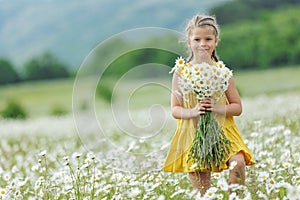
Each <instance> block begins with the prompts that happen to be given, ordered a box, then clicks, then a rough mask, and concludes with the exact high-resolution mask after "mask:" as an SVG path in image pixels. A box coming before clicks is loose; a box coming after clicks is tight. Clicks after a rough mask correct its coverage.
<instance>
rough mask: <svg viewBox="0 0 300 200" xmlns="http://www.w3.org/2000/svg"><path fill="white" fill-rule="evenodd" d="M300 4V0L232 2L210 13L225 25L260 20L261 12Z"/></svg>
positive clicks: (213, 9) (240, 0)
mask: <svg viewBox="0 0 300 200" xmlns="http://www.w3.org/2000/svg"><path fill="white" fill-rule="evenodd" d="M299 4H300V0H263V1H262V0H232V1H227V2H224V3H221V4H219V5H217V6H215V7H213V8H212V9H210V11H209V13H210V14H213V15H216V16H217V20H218V23H219V24H221V25H223V24H232V23H236V22H240V21H242V20H255V19H259V18H260V12H261V11H266V10H269V11H271V10H276V9H278V8H282V7H284V6H291V5H292V6H293V5H299Z"/></svg>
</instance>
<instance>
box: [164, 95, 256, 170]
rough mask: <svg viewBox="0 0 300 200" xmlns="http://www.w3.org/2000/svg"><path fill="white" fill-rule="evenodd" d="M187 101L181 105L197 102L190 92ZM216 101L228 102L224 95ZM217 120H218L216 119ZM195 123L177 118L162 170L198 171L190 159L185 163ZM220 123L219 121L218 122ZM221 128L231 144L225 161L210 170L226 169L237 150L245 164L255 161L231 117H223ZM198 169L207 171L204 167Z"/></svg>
mask: <svg viewBox="0 0 300 200" xmlns="http://www.w3.org/2000/svg"><path fill="white" fill-rule="evenodd" d="M188 98H189V101H188V102H187V101H183V106H184V107H185V108H194V107H195V105H196V104H197V100H196V98H195V97H194V95H193V94H192V93H190V94H188ZM218 103H220V104H228V101H227V99H226V96H224V97H223V98H222V99H221V100H220V101H219V102H218ZM217 120H218V119H217ZM218 122H219V121H218ZM196 123H197V122H195V121H194V120H193V119H178V120H177V129H176V132H175V134H174V136H173V138H172V141H171V144H170V147H169V151H168V154H167V158H166V160H165V164H164V167H163V170H164V171H166V172H195V171H199V169H198V170H195V169H192V165H193V164H194V163H192V161H191V160H189V162H188V163H187V158H188V154H189V150H190V148H191V146H192V141H193V138H194V133H195V128H196ZM219 124H220V123H219ZM221 124H222V129H223V131H224V134H225V135H226V137H227V139H228V140H230V142H231V145H230V147H229V155H228V157H227V158H226V161H225V162H224V163H223V164H222V165H221V166H220V167H219V168H213V169H212V170H211V171H213V172H219V171H222V170H224V169H228V167H229V166H228V162H227V161H228V160H229V159H230V157H231V156H233V155H235V154H237V153H238V152H243V153H244V156H245V162H246V165H253V164H254V163H255V161H254V158H253V155H252V153H251V151H250V149H249V148H248V147H247V146H246V144H245V143H244V141H243V139H242V137H241V135H240V132H239V130H238V129H237V126H236V124H235V122H234V119H233V117H226V118H225V119H224V118H223V122H222V123H221ZM200 171H207V170H205V169H204V168H203V169H200Z"/></svg>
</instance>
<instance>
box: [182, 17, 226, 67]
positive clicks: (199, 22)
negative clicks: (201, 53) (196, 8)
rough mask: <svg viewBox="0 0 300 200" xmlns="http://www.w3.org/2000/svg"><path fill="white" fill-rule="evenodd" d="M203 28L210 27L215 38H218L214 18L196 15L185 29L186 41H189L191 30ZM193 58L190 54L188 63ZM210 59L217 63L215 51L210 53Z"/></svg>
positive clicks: (217, 29) (218, 31)
mask: <svg viewBox="0 0 300 200" xmlns="http://www.w3.org/2000/svg"><path fill="white" fill-rule="evenodd" d="M204 26H210V27H212V28H213V30H214V34H215V36H216V38H219V34H220V29H219V26H218V24H217V20H216V18H215V17H213V16H205V15H196V16H194V17H193V18H192V19H191V20H190V21H189V22H188V24H187V27H186V29H185V32H186V34H187V35H186V38H187V40H188V39H189V37H190V35H191V33H192V30H194V29H195V28H197V27H204ZM193 56H194V55H193V52H191V55H190V58H189V59H188V61H191V60H192V58H193ZM211 58H212V59H213V60H214V61H216V62H218V61H219V58H218V56H217V52H216V50H214V51H213V52H212V55H211Z"/></svg>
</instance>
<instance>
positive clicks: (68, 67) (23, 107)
mask: <svg viewBox="0 0 300 200" xmlns="http://www.w3.org/2000/svg"><path fill="white" fill-rule="evenodd" d="M299 12H300V0H265V1H260V0H214V1H211V0H203V1H194V0H187V1H185V2H184V3H183V2H182V1H177V0H176V1H173V0H166V1H158V0H151V1H137V0H131V1H129V0H115V1H104V0H87V1H79V0H74V1H63V2H62V1H58V0H40V1H33V0H19V1H8V0H1V1H0V113H1V116H2V117H3V118H28V117H39V116H44V115H55V116H56V115H64V114H68V113H70V112H72V89H73V88H72V87H73V83H74V78H75V77H76V74H77V71H78V70H79V68H80V66H81V65H82V63H84V59H85V58H86V56H87V55H88V54H89V53H90V52H91V50H92V49H94V48H95V47H96V46H97V45H98V44H99V43H101V42H103V41H104V40H106V39H107V38H110V37H111V36H113V35H114V34H118V33H120V32H122V31H127V30H129V29H134V28H142V27H162V28H167V29H173V30H176V31H179V32H182V33H184V29H185V25H186V22H187V21H188V20H189V19H190V18H191V17H192V16H194V15H195V14H198V13H200V14H202V13H203V14H212V15H215V16H216V17H217V20H218V22H219V24H220V26H221V42H220V43H219V46H218V49H217V52H218V55H219V57H220V58H221V59H222V60H223V61H224V62H225V63H226V64H227V66H228V67H229V68H231V69H233V70H234V73H235V76H236V81H237V82H238V83H237V85H238V89H239V91H240V93H241V95H242V97H252V96H256V95H260V94H274V93H282V92H289V91H297V92H299V91H300V83H299V78H298V77H299V75H300V69H299V66H300V39H299V35H300V20H299ZM172 37H173V36H172V35H165V36H163V37H151V36H150V35H149V36H147V37H146V39H143V40H139V42H141V43H160V44H163V45H165V46H172V45H173V46H174V45H178V44H177V43H176V42H174V41H175V40H174V38H172ZM175 39H177V38H175ZM174 43H175V44H174ZM130 45H131V41H128V40H126V39H122V38H119V39H118V40H115V43H114V42H113V43H110V44H109V45H108V46H107V47H106V48H105V51H101V52H98V53H97V52H96V55H97V56H96V58H97V59H96V60H95V61H94V63H97V66H96V68H101V67H103V68H104V67H105V66H101V64H99V63H101V59H102V58H103V56H107V55H109V54H110V53H111V52H114V51H115V50H116V49H120V48H124V47H128V46H130ZM184 53H185V51H183V55H184ZM177 56H178V55H176V54H174V53H170V52H165V51H158V50H153V49H142V50H136V51H132V52H128V53H127V54H125V55H122V56H120V57H119V58H118V59H116V60H115V61H114V62H113V63H111V64H110V66H109V67H108V68H107V70H106V71H105V73H104V76H103V78H104V79H103V80H104V81H103V82H99V85H101V84H102V85H101V86H99V87H98V88H97V98H99V101H104V102H105V101H106V102H109V101H111V98H112V92H113V91H112V87H113V83H112V82H111V81H112V80H118V79H119V78H120V77H121V76H122V75H123V74H124V73H125V72H126V71H128V70H130V69H131V68H133V67H135V66H138V65H142V64H145V63H151V62H156V63H160V64H164V65H167V66H170V67H172V66H173V65H174V59H175V58H176V57H177ZM141 78H160V79H165V81H166V82H169V81H170V78H171V77H170V75H169V74H168V73H165V74H162V73H159V72H156V71H155V70H154V71H153V70H149V71H143V70H140V71H139V72H138V73H137V74H136V77H135V80H138V79H141ZM145 93H147V91H145ZM152 93H153V91H152ZM143 98H144V99H145V98H147V96H143ZM164 101H165V102H164V104H166V105H168V104H169V94H168V95H167V97H166V99H164ZM88 106H89V105H87V103H85V102H82V105H81V107H82V109H85V108H86V107H88Z"/></svg>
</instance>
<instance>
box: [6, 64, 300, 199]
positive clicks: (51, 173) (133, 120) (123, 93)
mask: <svg viewBox="0 0 300 200" xmlns="http://www.w3.org/2000/svg"><path fill="white" fill-rule="evenodd" d="M299 74H300V68H299V67H292V68H282V69H274V70H262V71H255V72H254V71H251V72H240V73H236V74H235V82H236V84H237V85H238V89H239V91H240V93H241V95H242V101H243V114H242V115H241V116H239V117H237V118H236V119H235V120H236V123H237V125H238V127H239V129H240V131H241V133H242V136H243V138H244V140H245V142H246V143H247V145H248V146H249V148H250V149H251V150H252V151H253V154H254V157H255V160H256V162H257V163H256V164H255V165H253V166H249V167H247V170H246V177H247V178H246V184H245V186H235V187H234V188H233V189H234V190H235V189H238V190H240V191H242V194H241V195H240V196H239V197H237V196H236V197H235V196H231V197H230V199H299V196H300V147H299V142H300V132H299V130H300V116H299V111H300V106H299V102H300V82H299V78H298V76H299ZM297 75H298V76H297ZM73 81H74V80H71V79H66V80H58V81H47V82H32V83H25V84H20V85H9V86H2V87H1V88H0V109H2V108H3V107H5V102H6V101H7V100H8V99H16V100H18V101H19V102H20V103H21V104H22V105H23V106H24V107H25V108H26V109H27V110H28V112H29V116H30V117H29V118H28V119H25V120H12V119H1V122H0V133H1V142H0V152H1V158H0V159H1V162H0V197H1V198H0V199H107V200H108V199H116V200H117V199H153V200H154V199H155V200H156V199H159V200H164V199H165V200H166V199H197V198H198V197H197V196H198V195H199V194H197V193H196V191H194V190H193V189H192V187H191V185H190V183H189V179H188V175H187V174H182V173H175V174H171V173H165V172H162V171H161V167H162V165H163V162H164V158H165V156H166V153H167V150H168V145H169V142H170V140H171V138H172V134H173V133H174V131H175V128H176V121H175V120H174V119H173V118H172V117H171V113H170V104H169V100H170V91H169V90H168V88H169V87H170V79H167V80H135V81H133V82H120V83H119V84H118V86H117V87H116V89H115V93H114V94H115V98H116V100H114V103H113V104H107V103H105V102H104V101H102V100H97V102H96V105H85V108H84V109H78V110H76V113H75V114H74V113H72V91H73ZM87 86H88V83H87ZM82 95H83V96H84V91H83V94H82ZM73 101H74V99H73ZM82 104H85V102H82ZM55 107H62V108H64V109H65V110H67V111H68V113H67V114H65V115H61V116H51V115H50V114H49V113H51V110H52V109H53V108H55ZM227 177H228V171H224V172H221V173H214V174H213V175H212V180H213V181H212V187H211V189H210V190H209V191H208V192H207V193H206V195H205V199H228V196H227V192H226V191H227V189H228V187H229V186H228V185H227Z"/></svg>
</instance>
